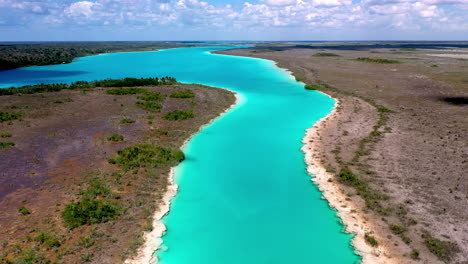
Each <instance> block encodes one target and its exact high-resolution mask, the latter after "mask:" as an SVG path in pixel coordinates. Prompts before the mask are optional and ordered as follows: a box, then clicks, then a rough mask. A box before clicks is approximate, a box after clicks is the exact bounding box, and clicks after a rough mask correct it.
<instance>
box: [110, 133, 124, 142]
mask: <svg viewBox="0 0 468 264" xmlns="http://www.w3.org/2000/svg"><path fill="white" fill-rule="evenodd" d="M107 140H109V141H112V142H119V141H123V140H124V136H122V135H120V134H113V135H112V136H110V137H108V138H107Z"/></svg>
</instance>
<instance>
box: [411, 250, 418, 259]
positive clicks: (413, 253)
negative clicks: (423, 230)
mask: <svg viewBox="0 0 468 264" xmlns="http://www.w3.org/2000/svg"><path fill="white" fill-rule="evenodd" d="M410 257H411V258H412V259H415V260H416V259H419V251H417V250H416V249H413V250H411V253H410Z"/></svg>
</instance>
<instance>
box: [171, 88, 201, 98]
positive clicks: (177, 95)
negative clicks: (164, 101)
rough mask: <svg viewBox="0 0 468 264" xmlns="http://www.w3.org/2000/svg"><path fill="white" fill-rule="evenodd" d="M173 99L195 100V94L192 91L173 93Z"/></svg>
mask: <svg viewBox="0 0 468 264" xmlns="http://www.w3.org/2000/svg"><path fill="white" fill-rule="evenodd" d="M170 96H171V97H172V98H193V97H195V93H194V92H193V91H192V90H187V89H186V90H182V91H178V92H173V93H171V95H170Z"/></svg>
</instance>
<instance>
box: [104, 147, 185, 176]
mask: <svg viewBox="0 0 468 264" xmlns="http://www.w3.org/2000/svg"><path fill="white" fill-rule="evenodd" d="M184 158H185V156H184V153H183V152H182V151H180V150H173V149H169V148H163V147H160V146H154V145H136V146H130V147H127V148H124V149H121V150H118V151H117V156H116V157H115V158H111V159H109V162H110V163H113V164H118V165H120V166H122V167H123V168H125V169H126V170H129V169H133V168H138V167H142V166H155V167H156V166H158V165H164V164H167V165H169V166H174V165H176V164H177V163H179V162H181V161H182V160H184Z"/></svg>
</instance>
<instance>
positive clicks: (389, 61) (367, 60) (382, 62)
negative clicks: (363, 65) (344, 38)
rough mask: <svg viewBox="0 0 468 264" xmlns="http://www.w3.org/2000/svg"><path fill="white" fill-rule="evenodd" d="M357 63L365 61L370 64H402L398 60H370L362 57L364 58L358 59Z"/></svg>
mask: <svg viewBox="0 0 468 264" xmlns="http://www.w3.org/2000/svg"><path fill="white" fill-rule="evenodd" d="M356 60H357V61H364V62H369V63H379V64H395V63H400V62H399V61H397V60H387V59H380V58H368V57H362V58H357V59H356Z"/></svg>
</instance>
